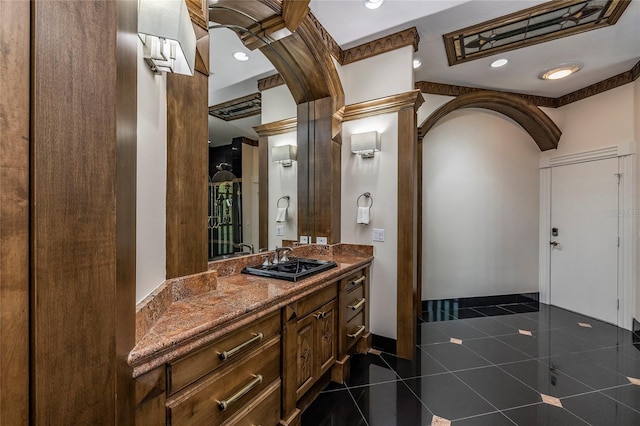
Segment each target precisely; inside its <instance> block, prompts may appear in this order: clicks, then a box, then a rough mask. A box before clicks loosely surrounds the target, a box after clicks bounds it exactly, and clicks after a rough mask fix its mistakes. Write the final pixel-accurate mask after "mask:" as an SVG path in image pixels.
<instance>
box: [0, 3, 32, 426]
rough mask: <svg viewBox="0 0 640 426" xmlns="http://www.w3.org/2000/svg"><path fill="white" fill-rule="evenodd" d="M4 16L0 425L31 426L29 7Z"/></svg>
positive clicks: (0, 37) (3, 11) (5, 8)
mask: <svg viewBox="0 0 640 426" xmlns="http://www.w3.org/2000/svg"><path fill="white" fill-rule="evenodd" d="M0 16H1V17H2V18H0V46H1V48H2V50H1V56H2V61H0V76H2V78H0V94H1V95H0V335H2V338H1V339H0V425H26V424H28V421H29V79H30V73H29V55H30V47H29V42H30V23H29V20H30V4H29V2H26V1H2V2H0Z"/></svg>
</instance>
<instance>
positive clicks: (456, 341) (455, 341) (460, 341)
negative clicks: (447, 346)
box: [449, 337, 462, 345]
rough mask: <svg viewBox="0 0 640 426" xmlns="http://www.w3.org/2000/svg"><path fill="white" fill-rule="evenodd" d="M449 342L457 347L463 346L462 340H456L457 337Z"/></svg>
mask: <svg viewBox="0 0 640 426" xmlns="http://www.w3.org/2000/svg"><path fill="white" fill-rule="evenodd" d="M449 341H450V342H451V343H455V344H456V345H461V344H462V340H460V339H456V338H455V337H452V338H451V339H450V340H449Z"/></svg>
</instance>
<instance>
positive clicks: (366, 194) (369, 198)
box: [356, 192, 373, 208]
mask: <svg viewBox="0 0 640 426" xmlns="http://www.w3.org/2000/svg"><path fill="white" fill-rule="evenodd" d="M362 197H364V198H365V203H366V202H367V200H368V201H369V205H364V206H361V205H360V199H361V198H362ZM356 206H358V207H369V208H371V207H373V197H372V196H371V193H370V192H365V193H364V194H360V196H359V197H358V199H357V200H356Z"/></svg>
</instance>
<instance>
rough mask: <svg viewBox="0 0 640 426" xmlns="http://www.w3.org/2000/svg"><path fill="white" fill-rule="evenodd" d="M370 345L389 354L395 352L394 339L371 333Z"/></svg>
mask: <svg viewBox="0 0 640 426" xmlns="http://www.w3.org/2000/svg"><path fill="white" fill-rule="evenodd" d="M371 347H372V348H373V349H377V350H379V351H382V352H386V353H389V354H393V355H395V354H396V339H391V338H389V337H384V336H378V335H377V334H371Z"/></svg>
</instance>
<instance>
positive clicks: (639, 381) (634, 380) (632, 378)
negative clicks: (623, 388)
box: [627, 377, 640, 386]
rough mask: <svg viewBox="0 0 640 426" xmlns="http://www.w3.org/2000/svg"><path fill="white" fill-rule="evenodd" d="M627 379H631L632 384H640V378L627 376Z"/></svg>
mask: <svg viewBox="0 0 640 426" xmlns="http://www.w3.org/2000/svg"><path fill="white" fill-rule="evenodd" d="M627 379H629V381H630V382H631V383H632V384H634V385H636V386H640V379H636V378H635V377H627Z"/></svg>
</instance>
